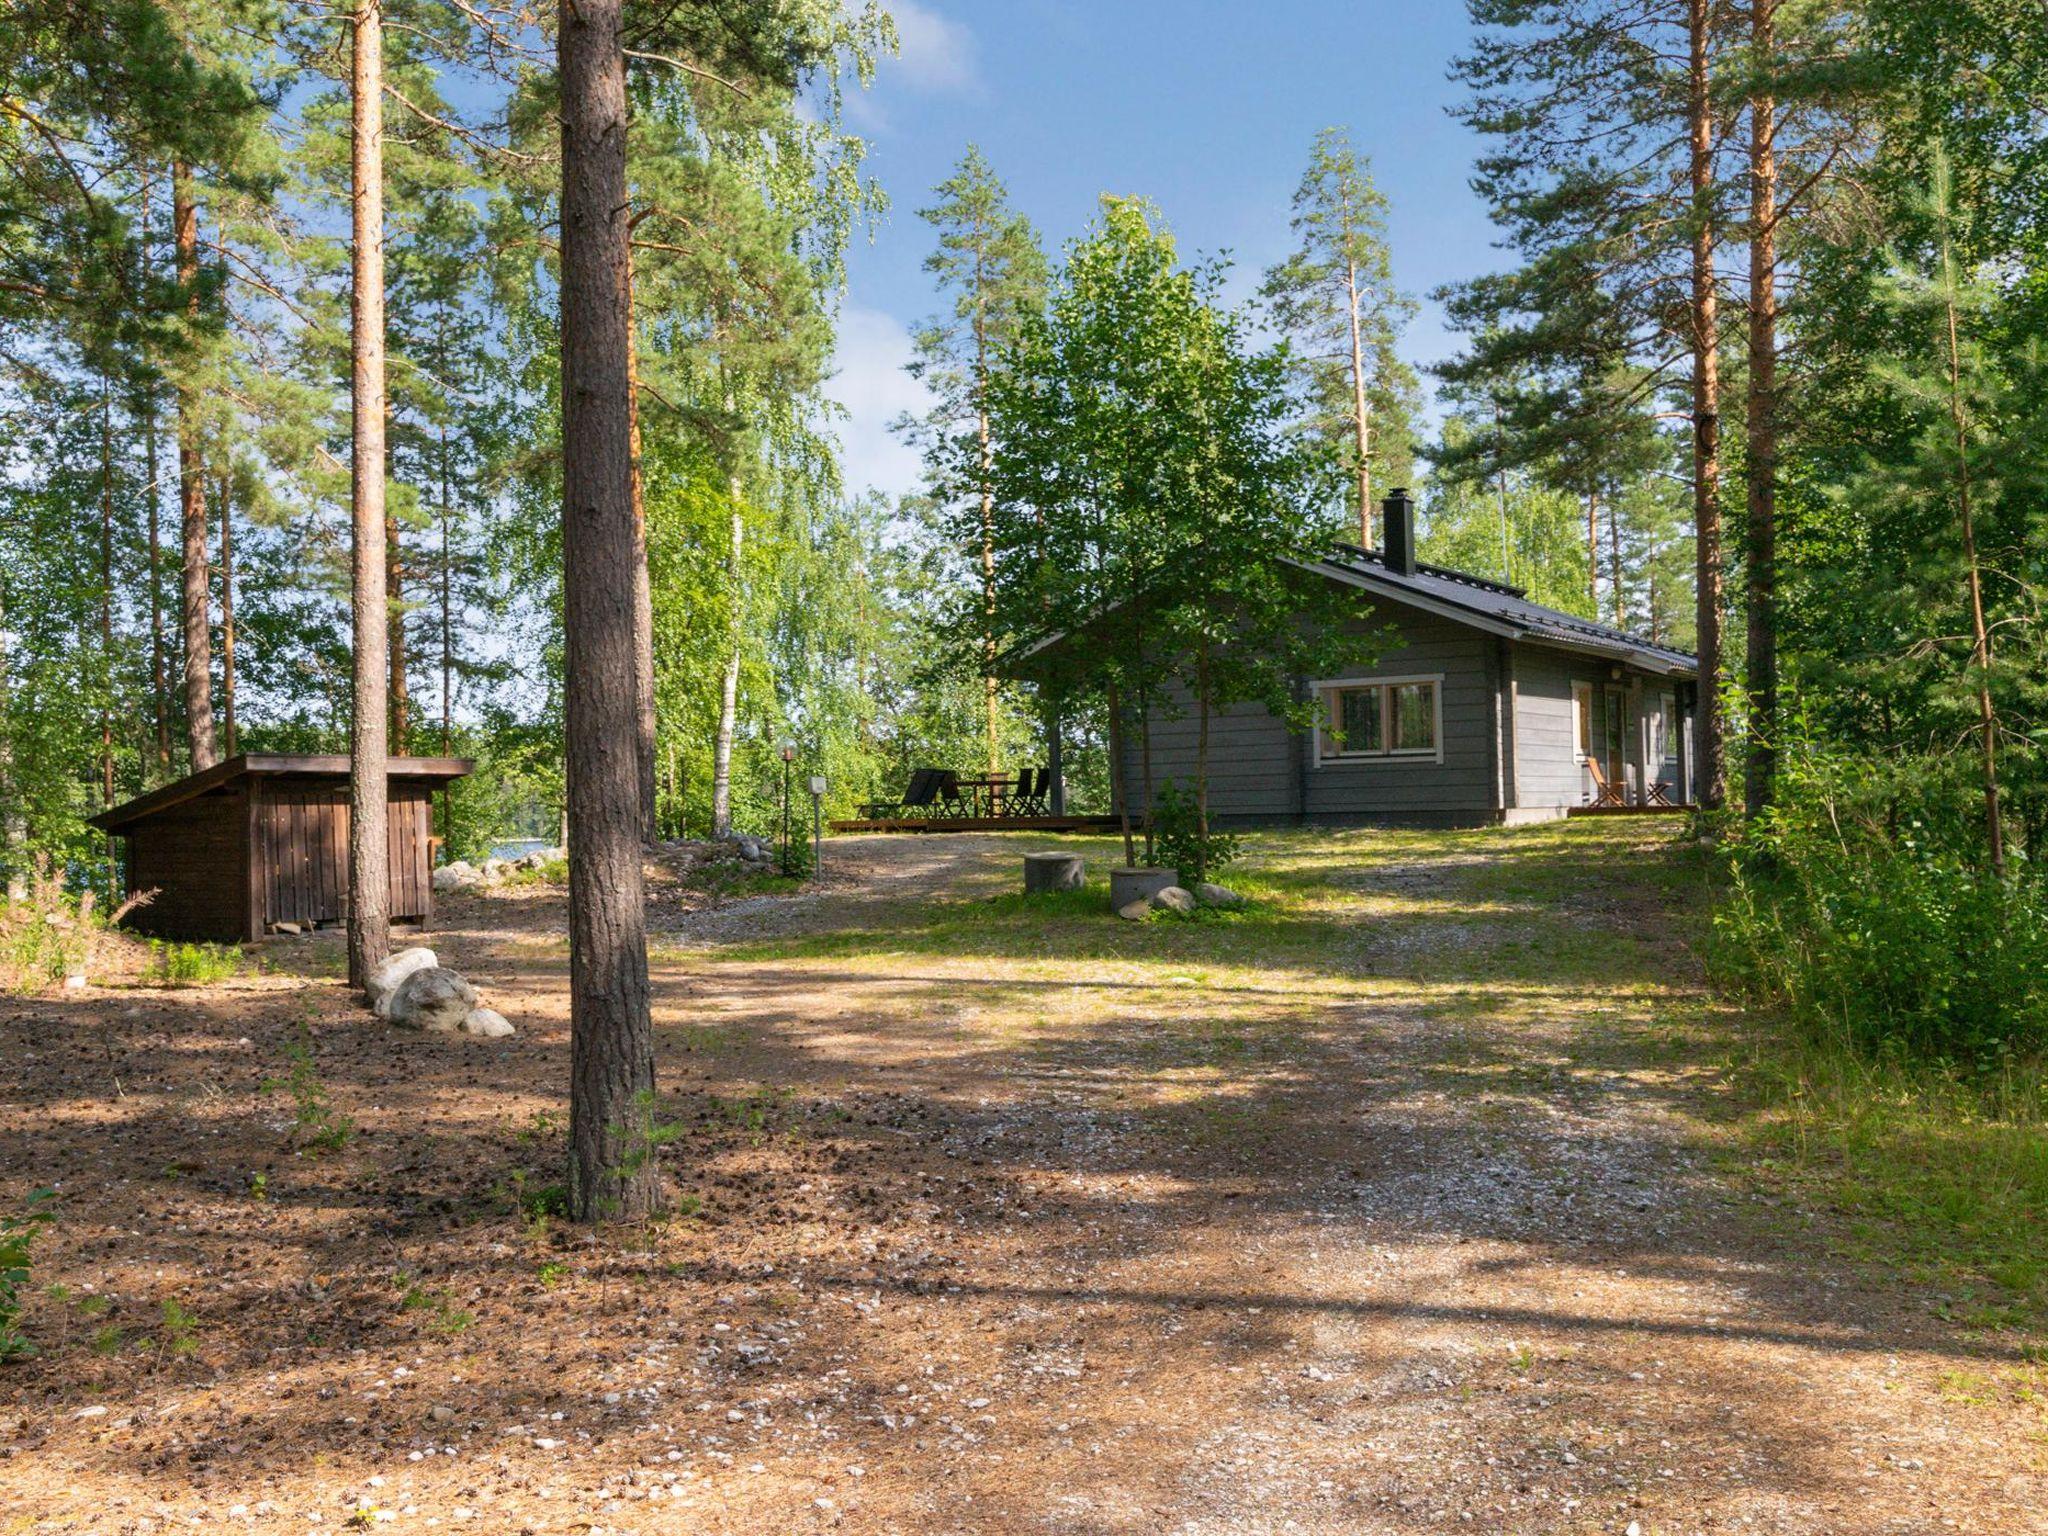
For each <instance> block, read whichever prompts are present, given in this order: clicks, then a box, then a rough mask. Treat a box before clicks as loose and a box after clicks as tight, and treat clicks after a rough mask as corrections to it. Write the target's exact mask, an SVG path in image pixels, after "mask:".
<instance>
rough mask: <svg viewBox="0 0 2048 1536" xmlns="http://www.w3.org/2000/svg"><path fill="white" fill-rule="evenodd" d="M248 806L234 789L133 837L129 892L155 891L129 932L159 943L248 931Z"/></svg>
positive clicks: (160, 818) (188, 805)
mask: <svg viewBox="0 0 2048 1536" xmlns="http://www.w3.org/2000/svg"><path fill="white" fill-rule="evenodd" d="M248 826H249V800H248V795H247V793H246V792H245V791H244V790H243V789H241V788H239V787H237V788H233V789H219V790H214V791H212V792H211V793H208V794H204V795H199V796H197V797H195V798H193V799H191V800H186V801H184V802H182V803H181V804H178V805H174V806H172V807H171V808H170V809H168V810H166V811H163V812H161V813H159V814H158V815H156V816H153V817H151V818H150V819H149V820H148V821H147V822H141V823H137V824H136V826H135V827H134V828H133V829H132V830H131V831H130V832H129V834H128V889H129V890H130V891H154V892H156V895H155V896H154V897H153V898H152V899H151V900H150V901H149V902H148V904H147V905H145V906H141V907H138V908H136V910H135V911H134V912H133V913H131V914H130V915H129V918H128V926H129V927H131V928H133V929H135V930H136V931H137V932H139V933H146V934H150V935H152V936H153V937H156V938H162V939H178V940H182V941H188V942H189V941H198V940H202V939H237V938H241V937H243V936H244V935H245V934H246V933H247V932H248V927H249V880H248V868H249V839H248Z"/></svg>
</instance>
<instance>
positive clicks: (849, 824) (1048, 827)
mask: <svg viewBox="0 0 2048 1536" xmlns="http://www.w3.org/2000/svg"><path fill="white" fill-rule="evenodd" d="M1131 824H1132V825H1133V826H1137V825H1139V823H1138V822H1137V821H1136V820H1135V819H1134V820H1133V821H1132V823H1131ZM830 825H831V828H832V830H833V831H834V832H1114V831H1116V830H1117V828H1118V826H1119V825H1121V823H1119V822H1118V821H1117V819H1116V818H1115V817H1114V816H885V817H878V818H875V819H873V820H867V821H835V822H832V823H830Z"/></svg>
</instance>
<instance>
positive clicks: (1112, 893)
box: [1109, 869, 1180, 912]
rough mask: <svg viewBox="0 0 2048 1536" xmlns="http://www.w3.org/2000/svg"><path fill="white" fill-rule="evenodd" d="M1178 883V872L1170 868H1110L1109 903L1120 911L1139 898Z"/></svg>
mask: <svg viewBox="0 0 2048 1536" xmlns="http://www.w3.org/2000/svg"><path fill="white" fill-rule="evenodd" d="M1178 884H1180V872H1179V871H1178V870H1172V869H1112V870H1111V871H1110V872H1109V904H1110V906H1112V907H1114V908H1115V909H1116V910H1117V911H1119V912H1121V911H1123V909H1124V908H1125V907H1127V906H1129V905H1130V904H1131V903H1132V902H1134V901H1137V900H1139V899H1141V898H1143V899H1146V900H1149V899H1151V897H1152V895H1153V894H1154V893H1155V892H1158V891H1163V890H1165V889H1166V888H1167V887H1168V886H1169V885H1178Z"/></svg>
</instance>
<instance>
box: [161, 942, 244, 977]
mask: <svg viewBox="0 0 2048 1536" xmlns="http://www.w3.org/2000/svg"><path fill="white" fill-rule="evenodd" d="M241 968H242V952H241V950H239V949H237V948H236V947H235V946H234V945H232V944H180V943H177V942H175V941H171V940H165V939H151V940H150V941H149V976H150V979H151V980H152V981H154V982H155V983H156V984H157V985H158V986H162V987H204V986H210V985H212V984H213V983H214V982H217V981H226V980H227V979H228V978H229V977H230V976H233V975H234V974H235V973H236V972H237V971H239V970H240V969H241Z"/></svg>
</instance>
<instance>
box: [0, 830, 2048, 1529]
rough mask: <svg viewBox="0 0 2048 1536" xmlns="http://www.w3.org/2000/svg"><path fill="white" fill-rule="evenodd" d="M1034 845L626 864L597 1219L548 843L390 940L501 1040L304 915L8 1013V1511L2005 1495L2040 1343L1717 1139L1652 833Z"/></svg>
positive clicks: (403, 1516)
mask: <svg viewBox="0 0 2048 1536" xmlns="http://www.w3.org/2000/svg"><path fill="white" fill-rule="evenodd" d="M1044 841H1045V840H1043V839H1040V840H1037V843H1034V842H1029V841H1021V840H1017V839H1011V838H987V837H971V838H970V837H962V838H937V837H929V838H903V839H895V840H888V839H840V840H835V841H833V842H831V843H829V844H828V845H827V850H826V853H827V874H828V882H827V886H826V888H825V889H824V890H823V891H822V892H820V893H818V894H814V895H806V896H801V897H797V898H793V899H791V898H785V897H779V896H767V897H760V896H756V897H750V898H748V899H746V900H744V901H741V902H738V903H728V904H725V905H722V906H721V905H717V904H707V903H706V902H704V901H702V900H701V899H699V898H695V897H691V896H689V895H688V894H687V893H684V892H679V891H677V890H676V889H674V888H673V887H671V886H667V885H664V886H663V887H661V888H660V889H659V890H658V891H657V899H656V903H655V911H654V914H653V926H654V928H655V930H656V938H655V954H654V971H655V978H656V993H655V995H656V1003H655V1009H656V1012H655V1020H656V1025H657V1033H658V1037H659V1050H660V1060H659V1073H660V1081H661V1085H662V1092H663V1097H662V1107H661V1113H662V1116H663V1118H664V1120H666V1121H667V1122H670V1123H671V1124H673V1125H674V1126H675V1127H676V1128H677V1134H676V1135H675V1137H674V1139H673V1140H672V1141H670V1142H669V1143H668V1144H667V1145H666V1146H665V1147H664V1148H663V1150H662V1157H663V1161H664V1165H665V1168H666V1169H667V1172H668V1174H669V1177H670V1179H671V1182H672V1185H673V1188H674V1190H675V1192H676V1196H677V1202H678V1206H677V1214H676V1215H675V1216H674V1217H673V1218H672V1219H669V1220H666V1221H664V1222H662V1223H659V1224H656V1225H652V1226H648V1227H644V1228H620V1229H608V1230H601V1231H597V1232H586V1231H583V1230H580V1229H577V1228H575V1227H572V1226H569V1225H567V1224H565V1223H563V1222H560V1221H559V1220H551V1219H549V1218H548V1217H547V1215H546V1214H545V1212H546V1209H547V1206H548V1202H549V1199H550V1194H551V1192H550V1191H549V1189H548V1186H549V1185H551V1184H555V1183H558V1182H559V1180H560V1178H561V1168H562V1161H563V1156H564V1130H565V1120H566V1102H565V1095H566V1083H567V1078H568V1050H569V1038H568V1027H567V996H566V987H565V975H566V949H565V944H564V941H563V938H562V934H563V915H564V914H563V909H562V905H561V897H560V894H559V893H558V892H556V891H553V890H550V889H546V888H524V889H520V890H514V891H508V892H503V893H500V894H496V895H487V896H476V897H465V898H461V899H459V900H457V901H455V902H452V903H450V904H449V905H448V906H447V907H446V908H445V909H444V911H443V913H442V914H441V917H440V919H439V920H438V923H437V930H436V931H435V932H433V933H432V934H431V935H430V936H429V942H431V943H432V944H433V946H434V947H435V948H436V949H437V951H439V952H440V953H441V955H442V957H443V960H444V962H445V963H449V964H453V965H455V966H456V967H458V968H460V969H461V970H463V971H464V972H465V973H466V974H468V975H470V976H471V977H472V978H473V979H474V980H475V981H476V982H477V984H478V986H479V987H480V988H481V989H482V990H483V991H484V992H485V994H486V998H487V1000H488V1001H489V1002H490V1003H491V1004H492V1005H493V1006H496V1007H498V1008H500V1009H501V1010H502V1011H504V1012H505V1013H506V1014H508V1015H509V1016H510V1017H512V1018H513V1019H514V1021H515V1022H516V1023H517V1024H518V1025H519V1027H520V1034H519V1036H518V1037H517V1038H516V1039H513V1040H510V1041H490V1042H485V1041H473V1040H468V1039H443V1038H424V1037H419V1036H408V1035H403V1034H397V1033H394V1032H392V1031H390V1030H388V1029H387V1028H385V1027H384V1026H381V1025H379V1024H378V1023H376V1022H374V1021H373V1020H372V1019H371V1018H370V1017H369V1016H368V1015H367V1014H365V1013H363V1012H361V1011H360V1010H358V1009H357V1008H355V1007H354V1006H353V1005H352V1004H351V1002H350V1000H349V999H348V997H347V996H346V994H345V992H344V990H343V987H342V985H341V983H340V981H339V980H338V972H339V970H340V965H341V957H340V952H339V948H338V945H337V943H336V941H335V939H334V938H333V937H332V936H329V935H322V936H318V937H315V938H311V939H307V940H301V941H296V942H294V941H284V940H280V941H275V942H273V943H270V944H267V945H264V946H262V947H261V949H260V964H261V967H262V971H261V973H260V974H252V975H248V976H245V977H242V978H239V979H236V980H234V981H230V982H227V983H223V984H220V985H216V986H210V987H204V988H195V989H190V990H182V991H167V990H151V989H147V988H141V987H133V986H130V987H110V988H106V989H95V990H93V991H90V992H88V993H86V994H84V995H65V996H56V995H53V996H51V997H49V998H45V999H40V1000H29V1001H21V1000H14V1001H7V1002H0V1060H4V1061H5V1062H6V1063H7V1071H6V1073H5V1076H4V1080H0V1172H4V1180H0V1201H4V1202H5V1207H4V1208H6V1209H10V1210H11V1209H15V1208H17V1207H18V1205H19V1202H20V1201H21V1199H22V1198H23V1197H24V1196H25V1195H26V1194H27V1192H28V1191H29V1190H30V1189H31V1188H33V1187H35V1186H38V1185H45V1184H52V1185H55V1186H56V1187H57V1188H58V1190H59V1191H60V1195H61V1207H60V1212H59V1216H58V1219H57V1221H56V1222H55V1224H54V1225H53V1227H52V1228H51V1229H50V1231H49V1232H48V1233H47V1234H46V1236H45V1238H44V1239H43V1241H42V1242H41V1244H40V1245H39V1247H38V1250H37V1252H36V1255H35V1267H34V1278H33V1282H32V1284H33V1293H32V1296H31V1300H30V1305H29V1309H28V1316H27V1321H28V1325H29V1327H30V1329H31V1330H32V1332H33V1334H34V1335H35V1337H36V1338H37V1340H38V1341H39V1342H40V1343H41V1345H42V1346H43V1351H42V1353H41V1354H40V1355H39V1356H38V1357H36V1358H34V1359H30V1360H27V1361H24V1362H20V1363H16V1364H13V1365H7V1366H0V1533H11V1532H67V1533H76V1532H101V1533H107V1536H113V1533H140V1532H162V1531H170V1530H183V1529H195V1528H196V1529H228V1530H238V1531H254V1532H273V1531H275V1532H283V1531H291V1532H305V1531H313V1532H319V1531H336V1530H347V1529H359V1528H368V1527H372V1526H377V1525H389V1526H391V1527H392V1528H394V1529H397V1530H417V1529H429V1528H442V1529H445V1528H456V1529H468V1530H474V1531H477V1532H489V1533H497V1532H507V1533H512V1532H566V1531H578V1532H590V1533H600V1532H655V1531H660V1532H698V1531H703V1532H731V1533H754V1532H801V1531H810V1530H824V1529H837V1530H840V1531H850V1532H870V1531H872V1532H884V1531H892V1532H915V1533H923V1532H963V1533H964V1532H1058V1533H1110V1532H1118V1533H1124V1532H1133V1533H1135V1532H1169V1531H1171V1532H1187V1533H1202V1536H1208V1533H1225V1532H1301V1533H1325V1532H1328V1533H1336V1532H1345V1533H1350V1532H1366V1533H1408V1532H1422V1531H1443V1530H1461V1529H1462V1530H1479V1531H1503V1532H1613V1533H1616V1536H1623V1533H1628V1532H1634V1533H1638V1536H1660V1533H1679V1532H1708V1531H1755V1532H1772V1533H1778V1532H1923V1531H1940V1530H1947V1529H1954V1530H1963V1531H2043V1530H2048V1515H2044V1513H2043V1511H2044V1509H2048V1478H2044V1473H2048V1437H2044V1433H2043V1431H2044V1429H2048V1418H2044V1416H2043V1414H2042V1412H2041V1409H2040V1406H2039V1401H2038V1397H2036V1396H2035V1395H2034V1393H2035V1390H2036V1388H2037V1387H2038V1386H2039V1385H2040V1373H2039V1370H2038V1366H2037V1365H2032V1364H2030V1363H2029V1362H2028V1360H2027V1359H2026V1358H2025V1357H2024V1355H2023V1354H2022V1353H2021V1352H2020V1351H2018V1350H2017V1349H2016V1348H2015V1346H2014V1345H2013V1344H2012V1343H2011V1342H2010V1341H2008V1340H2001V1339H2000V1338H1997V1337H1991V1336H1980V1335H1975V1334H1971V1333H1969V1332H1966V1331H1964V1330H1961V1329H1959V1328H1957V1327H1956V1326H1954V1325H1953V1324H1951V1323H1948V1322H1945V1321H1943V1320H1941V1319H1940V1318H1939V1317H1938V1316H1937V1315H1936V1312H1935V1309H1936V1307H1938V1305H1939V1301H1940V1298H1935V1297H1929V1296H1926V1295H1923V1294H1919V1293H1917V1292H1916V1291H1915V1290H1914V1288H1913V1287H1912V1286H1910V1285H1909V1284H1907V1283H1906V1282H1905V1281H1903V1280H1901V1279H1898V1278H1896V1277H1891V1276H1887V1275H1884V1274H1878V1273H1872V1272H1870V1271H1869V1270H1867V1269H1861V1268H1853V1267H1851V1266H1850V1265H1849V1263H1848V1261H1846V1260H1843V1259H1837V1258H1834V1257H1831V1256H1830V1255H1831V1254H1832V1253H1834V1252H1836V1251H1837V1250H1836V1247H1835V1246H1834V1245H1833V1244H1831V1243H1830V1241H1829V1233H1830V1231H1831V1226H1830V1217H1829V1215H1828V1213H1826V1212H1824V1211H1813V1210H1806V1209H1801V1208H1799V1206H1798V1205H1797V1203H1796V1201H1794V1200H1792V1199H1790V1198H1788V1197H1785V1196H1783V1195H1782V1194H1776V1193H1773V1186H1772V1185H1771V1184H1770V1182H1769V1181H1768V1180H1767V1179H1760V1178H1756V1177H1751V1176H1750V1170H1746V1169H1745V1168H1744V1167H1743V1165H1742V1155H1741V1152H1740V1148H1741V1145H1742V1144H1741V1142H1740V1140H1739V1137H1738V1136H1737V1134H1736V1132H1735V1130H1734V1129H1733V1125H1734V1121H1735V1118H1736V1114H1737V1111H1736V1109H1735V1108H1734V1107H1733V1106H1732V1105H1731V1103H1730V1097H1731V1096H1730V1093H1729V1090H1728V1087H1727V1079H1726V1074H1725V1073H1724V1072H1723V1071H1722V1070H1721V1068H1722V1064H1723V1063H1724V1062H1725V1060H1726V1059H1727V1057H1728V1055H1729V1053H1730V1051H1731V1050H1732V1049H1734V1044H1733V1042H1734V1040H1735V1032H1736V1031H1737V1030H1738V1028H1739V1021H1738V1020H1734V1019H1731V1018H1730V1016H1729V1015H1728V1014H1727V1013H1726V1011H1725V1009H1723V1008H1721V1007H1719V1006H1717V1005H1715V1004H1714V1003H1712V1002H1711V1000H1710V999H1708V998H1707V997H1706V996H1705V994H1704V992H1703V990H1702V987H1701V983H1700V979H1699V969H1698V964H1697V961H1696V958H1695V954H1694V949H1695V941H1696V937H1697V928H1698V921H1697V904H1698V890H1697V888H1698V876H1697V871H1696V870H1695V869H1694V868H1693V867H1692V866H1691V864H1690V863H1689V862H1688V860H1689V857H1690V856H1689V854H1688V853H1687V851H1686V850H1684V849H1682V848H1680V847H1678V846H1677V845H1676V844H1674V843H1673V842H1672V841H1671V833H1670V824H1668V823H1654V824H1653V823H1649V822H1641V823H1622V824H1608V825H1605V826H1597V825H1587V824H1574V825H1572V826H1570V827H1567V828H1562V829H1542V828H1538V829H1521V830H1516V831H1496V832H1488V833H1479V834H1436V835H1418V834H1391V833H1374V832H1359V833H1343V834H1328V833H1320V834H1315V835H1309V834H1287V835H1284V836H1282V835H1274V836H1269V837H1261V838H1257V839H1255V840H1253V842H1252V844H1251V846H1250V849H1249V851H1248V858H1247V861H1246V866H1245V868H1244V870H1243V872H1242V875H1241V879H1242V880H1243V882H1244V886H1245V888H1246V889H1247V890H1248V891H1250V892H1252V894H1254V895H1255V896H1256V897H1257V898H1258V899H1257V902H1256V904H1255V906H1254V908H1253V909H1252V911H1250V912H1249V913H1247V914H1245V915H1244V916H1242V917H1235V918H1224V919H1216V920H1211V921H1202V922H1174V921H1165V922H1155V923H1150V924H1146V925H1144V926H1142V927H1140V926H1133V925H1128V924H1120V923H1118V922H1117V920H1116V919H1114V918H1113V917H1112V916H1110V915H1109V914H1108V913H1107V910H1106V900H1102V901H1099V902H1098V901H1087V902H1084V901H1079V900H1071V899H1070V900H1067V901H1064V902H1060V901H1055V902H1054V903H1052V904H1051V905H1049V906H1042V907H1040V908H1033V907H1031V906H1030V905H1029V904H1026V903H1024V902H1023V901H1022V900H1021V899H1020V898H1017V897H1015V896H1011V895H1008V894H1005V893H1007V892H1009V891H1010V890H1011V889H1012V887H1013V886H1014V885H1015V884H1016V883H1017V874H1016V871H1017V859H1018V856H1019V855H1020V854H1021V853H1022V852H1023V851H1024V850H1025V849H1026V848H1028V847H1031V846H1036V845H1038V843H1042V842H1044ZM1072 846H1075V847H1085V848H1086V851H1088V852H1089V853H1090V855H1091V863H1092V865H1093V866H1094V867H1095V868H1096V869H1097V870H1101V869H1104V868H1106V867H1107V865H1108V864H1109V862H1110V861H1111V860H1110V853H1111V849H1110V846H1109V845H1108V844H1106V843H1101V842H1095V843H1089V844H1082V843H1078V842H1077V843H1074V844H1072ZM294 1050H297V1052H298V1053H299V1054H298V1056H297V1058H296V1059H295V1057H294V1054H293V1053H294ZM323 1142H326V1143H329V1145H325V1146H323V1145H322V1143H323ZM333 1143H339V1144H338V1145H335V1144H333ZM2028 1383H2033V1384H2034V1386H2029V1385H2028Z"/></svg>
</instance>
